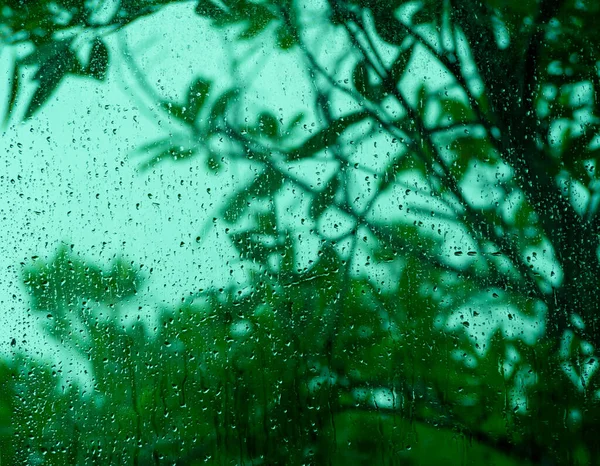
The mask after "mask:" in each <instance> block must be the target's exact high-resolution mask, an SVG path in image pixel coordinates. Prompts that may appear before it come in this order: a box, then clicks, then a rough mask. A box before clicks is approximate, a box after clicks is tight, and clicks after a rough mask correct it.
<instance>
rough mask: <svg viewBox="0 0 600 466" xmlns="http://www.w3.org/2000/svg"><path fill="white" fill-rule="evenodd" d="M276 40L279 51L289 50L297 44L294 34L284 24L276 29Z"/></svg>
mask: <svg viewBox="0 0 600 466" xmlns="http://www.w3.org/2000/svg"><path fill="white" fill-rule="evenodd" d="M276 39H277V45H278V46H279V48H280V49H281V50H289V49H291V48H292V47H294V46H295V45H296V44H297V43H298V38H297V37H296V34H295V33H294V32H293V31H291V30H290V28H289V27H288V26H287V24H285V23H283V24H281V25H280V26H279V27H278V28H277V32H276Z"/></svg>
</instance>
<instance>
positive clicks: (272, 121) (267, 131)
mask: <svg viewBox="0 0 600 466" xmlns="http://www.w3.org/2000/svg"><path fill="white" fill-rule="evenodd" d="M258 130H259V132H260V133H261V134H263V135H264V136H266V137H268V138H274V137H276V136H277V134H278V133H279V122H278V121H277V118H275V116H274V115H272V114H271V113H266V112H263V113H261V114H260V115H259V116H258Z"/></svg>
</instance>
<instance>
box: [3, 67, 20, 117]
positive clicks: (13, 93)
mask: <svg viewBox="0 0 600 466" xmlns="http://www.w3.org/2000/svg"><path fill="white" fill-rule="evenodd" d="M19 72H20V69H19V63H18V62H17V61H15V63H14V67H13V76H12V79H11V81H10V94H9V98H8V104H7V106H6V115H5V116H4V124H5V125H6V124H7V123H8V122H9V120H10V116H11V113H12V112H13V110H14V109H15V104H16V103H17V95H18V93H19Z"/></svg>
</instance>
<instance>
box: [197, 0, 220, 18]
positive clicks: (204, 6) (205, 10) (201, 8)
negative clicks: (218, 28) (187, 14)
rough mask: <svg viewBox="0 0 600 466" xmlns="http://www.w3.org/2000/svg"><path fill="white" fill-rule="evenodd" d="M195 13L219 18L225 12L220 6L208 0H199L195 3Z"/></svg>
mask: <svg viewBox="0 0 600 466" xmlns="http://www.w3.org/2000/svg"><path fill="white" fill-rule="evenodd" d="M195 11H196V14H198V15H200V16H206V17H207V18H209V19H219V18H221V17H223V16H224V15H226V14H227V12H226V11H224V10H223V9H222V8H221V7H219V6H217V5H215V4H214V3H213V2H211V1H210V0H200V1H199V2H198V4H197V5H196V9H195Z"/></svg>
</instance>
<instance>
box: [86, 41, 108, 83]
mask: <svg viewBox="0 0 600 466" xmlns="http://www.w3.org/2000/svg"><path fill="white" fill-rule="evenodd" d="M108 62H109V56H108V49H107V48H106V45H105V44H104V42H103V41H102V39H100V38H99V37H96V39H94V43H93V44H92V52H91V53H90V61H89V62H88V65H87V67H86V74H88V75H89V76H91V77H93V78H96V79H98V80H100V81H103V80H104V79H105V78H106V72H107V71H108Z"/></svg>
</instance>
